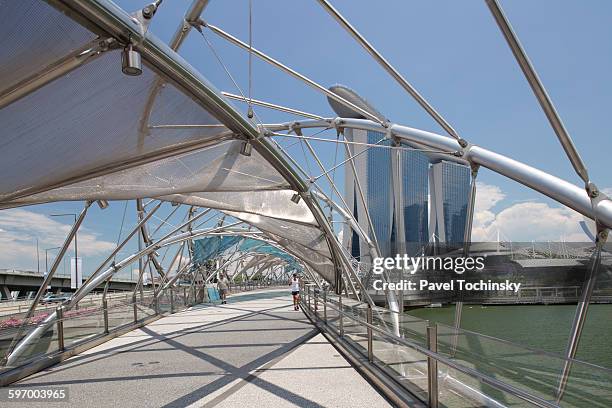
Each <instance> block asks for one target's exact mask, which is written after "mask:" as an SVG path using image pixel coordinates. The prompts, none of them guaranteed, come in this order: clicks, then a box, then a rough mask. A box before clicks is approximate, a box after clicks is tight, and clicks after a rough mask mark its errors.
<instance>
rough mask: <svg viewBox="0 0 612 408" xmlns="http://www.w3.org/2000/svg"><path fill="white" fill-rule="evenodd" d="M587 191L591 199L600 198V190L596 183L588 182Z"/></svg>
mask: <svg viewBox="0 0 612 408" xmlns="http://www.w3.org/2000/svg"><path fill="white" fill-rule="evenodd" d="M586 191H587V193H588V194H589V197H591V198H596V197H597V196H599V189H598V188H597V186H596V185H595V184H594V183H591V182H588V183H587V185H586Z"/></svg>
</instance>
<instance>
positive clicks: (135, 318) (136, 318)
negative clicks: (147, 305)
mask: <svg viewBox="0 0 612 408" xmlns="http://www.w3.org/2000/svg"><path fill="white" fill-rule="evenodd" d="M132 304H133V305H134V322H137V321H138V307H137V306H136V293H134V295H133V296H132Z"/></svg>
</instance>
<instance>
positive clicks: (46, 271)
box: [45, 247, 62, 276]
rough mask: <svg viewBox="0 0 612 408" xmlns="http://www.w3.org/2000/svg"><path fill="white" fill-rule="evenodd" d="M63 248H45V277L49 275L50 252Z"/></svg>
mask: <svg viewBox="0 0 612 408" xmlns="http://www.w3.org/2000/svg"><path fill="white" fill-rule="evenodd" d="M61 248H62V247H53V248H45V276H47V274H48V273H49V256H48V254H49V251H52V250H54V249H61Z"/></svg>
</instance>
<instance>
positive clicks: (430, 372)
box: [427, 325, 438, 408]
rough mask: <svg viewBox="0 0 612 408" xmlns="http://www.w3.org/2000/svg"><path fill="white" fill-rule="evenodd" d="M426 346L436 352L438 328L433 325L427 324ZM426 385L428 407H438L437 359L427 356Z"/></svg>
mask: <svg viewBox="0 0 612 408" xmlns="http://www.w3.org/2000/svg"><path fill="white" fill-rule="evenodd" d="M427 348H429V350H431V351H433V352H434V353H437V352H438V329H437V326H435V325H434V326H427ZM427 385H428V387H427V389H428V394H429V407H430V408H438V361H437V360H436V359H434V358H431V357H427Z"/></svg>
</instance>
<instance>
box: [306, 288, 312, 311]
mask: <svg viewBox="0 0 612 408" xmlns="http://www.w3.org/2000/svg"><path fill="white" fill-rule="evenodd" d="M307 288H308V289H307V293H308V310H310V311H312V294H311V293H310V286H307Z"/></svg>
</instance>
